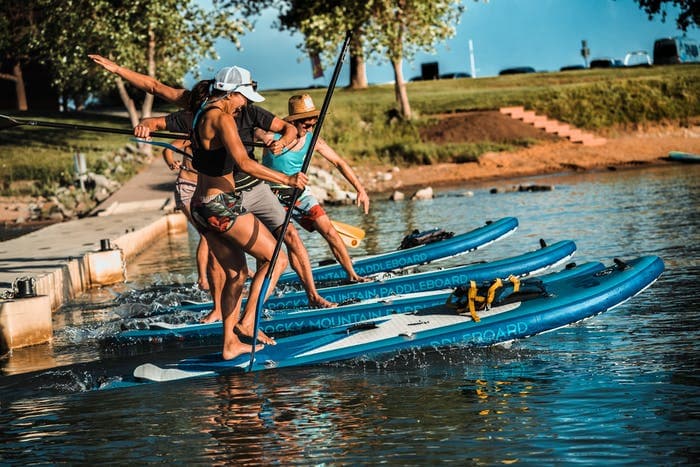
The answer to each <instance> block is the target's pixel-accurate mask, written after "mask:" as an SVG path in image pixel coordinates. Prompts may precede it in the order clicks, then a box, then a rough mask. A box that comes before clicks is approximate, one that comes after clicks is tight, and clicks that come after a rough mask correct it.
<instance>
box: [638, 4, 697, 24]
mask: <svg viewBox="0 0 700 467" xmlns="http://www.w3.org/2000/svg"><path fill="white" fill-rule="evenodd" d="M635 1H636V2H637V3H639V7H640V8H642V9H643V10H644V11H645V12H646V13H647V15H649V19H650V20H651V19H653V18H654V16H656V15H658V14H659V13H660V14H661V20H662V21H666V16H667V14H668V13H667V11H666V8H667V7H668V6H669V5H672V6H674V7H677V8H678V9H679V10H680V12H679V13H678V17H677V18H676V24H677V25H678V27H679V28H681V29H682V30H683V31H687V30H688V27H689V26H691V25H695V26H696V27H697V26H700V2H699V1H698V0H635Z"/></svg>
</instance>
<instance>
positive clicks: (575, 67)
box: [559, 65, 586, 71]
mask: <svg viewBox="0 0 700 467" xmlns="http://www.w3.org/2000/svg"><path fill="white" fill-rule="evenodd" d="M585 69H586V67H585V66H583V65H566V66H563V67H561V68H559V71H573V70H585Z"/></svg>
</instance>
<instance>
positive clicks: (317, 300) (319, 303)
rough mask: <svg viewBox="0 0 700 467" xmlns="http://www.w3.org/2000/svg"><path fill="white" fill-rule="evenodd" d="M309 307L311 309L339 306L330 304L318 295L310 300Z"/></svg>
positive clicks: (333, 303)
mask: <svg viewBox="0 0 700 467" xmlns="http://www.w3.org/2000/svg"><path fill="white" fill-rule="evenodd" d="M309 306H310V307H311V308H335V307H337V306H338V304H337V303H335V302H329V301H328V300H326V299H325V298H323V297H321V296H320V295H318V296H316V297H314V298H312V299H309Z"/></svg>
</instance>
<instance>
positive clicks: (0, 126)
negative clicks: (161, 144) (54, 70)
mask: <svg viewBox="0 0 700 467" xmlns="http://www.w3.org/2000/svg"><path fill="white" fill-rule="evenodd" d="M21 125H29V126H46V127H51V128H67V129H70V130H84V131H96V132H98V133H115V134H118V135H133V134H134V130H127V129H122V128H110V127H104V126H91V125H78V124H74V123H56V122H41V121H38V120H18V119H16V118H12V117H8V116H7V115H0V130H5V129H7V128H14V127H16V126H21ZM151 136H152V137H153V138H168V139H187V137H188V136H187V135H186V134H185V133H162V132H156V133H151Z"/></svg>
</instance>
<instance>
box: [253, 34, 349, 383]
mask: <svg viewBox="0 0 700 467" xmlns="http://www.w3.org/2000/svg"><path fill="white" fill-rule="evenodd" d="M351 37H352V32H351V31H347V33H346V34H345V41H344V42H343V46H342V48H341V49H340V55H339V56H338V61H337V62H336V63H335V69H334V70H333V76H332V77H331V82H330V83H329V84H328V91H326V97H325V98H324V99H323V106H321V113H320V114H319V115H318V120H317V121H316V128H315V129H314V131H313V133H312V134H311V135H312V136H311V143H310V144H309V148H308V149H307V150H306V156H305V157H304V163H303V164H302V166H301V170H300V172H304V173H306V171H307V169H308V168H309V164H311V155H312V154H313V153H314V147H315V146H316V141H317V140H318V135H319V133H321V126H322V125H323V120H324V119H325V117H326V112H328V106H329V105H330V103H331V97H332V96H333V90H334V89H335V83H336V82H337V81H338V76H339V75H340V69H341V68H342V66H343V60H344V59H345V53H346V52H347V50H348V47H349V46H350V38H351ZM300 194H301V190H299V189H298V188H296V187H295V188H294V191H293V192H292V199H291V202H290V204H289V206H294V205H295V204H296V202H297V198H299V195H300ZM293 211H294V210H293V209H288V210H287V215H286V216H285V217H284V223H283V224H282V227H281V228H280V232H279V238H278V239H277V243H276V244H275V250H274V251H273V252H272V258H271V259H270V266H269V269H268V270H267V274H266V275H265V279H263V283H262V287H261V288H260V296H259V297H258V302H257V306H256V307H255V326H254V327H253V348H252V350H251V352H250V363H249V365H248V371H251V370H252V369H253V362H254V361H255V346H256V345H257V338H258V327H259V321H260V313H261V311H262V307H263V304H264V303H265V295H267V289H268V288H269V287H270V280H271V279H272V272H273V270H274V268H275V263H276V262H277V257H278V256H279V254H280V250H281V249H282V243H283V242H284V236H285V234H286V233H287V226H288V225H289V221H290V220H291V218H292V212H293Z"/></svg>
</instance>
